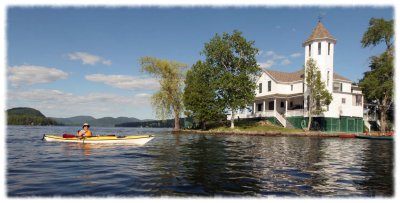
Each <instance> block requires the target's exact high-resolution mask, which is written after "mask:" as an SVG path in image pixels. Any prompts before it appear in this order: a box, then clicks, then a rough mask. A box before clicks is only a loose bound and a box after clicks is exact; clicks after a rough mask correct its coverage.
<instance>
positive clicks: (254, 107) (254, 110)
mask: <svg viewBox="0 0 400 203" xmlns="http://www.w3.org/2000/svg"><path fill="white" fill-rule="evenodd" d="M253 114H256V102H254V103H253Z"/></svg>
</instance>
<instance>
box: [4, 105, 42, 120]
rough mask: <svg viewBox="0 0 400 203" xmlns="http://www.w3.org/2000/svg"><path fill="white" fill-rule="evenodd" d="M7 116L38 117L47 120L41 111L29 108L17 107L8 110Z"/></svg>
mask: <svg viewBox="0 0 400 203" xmlns="http://www.w3.org/2000/svg"><path fill="white" fill-rule="evenodd" d="M7 115H9V116H10V115H25V116H37V117H41V118H46V116H44V115H43V114H42V113H41V112H40V111H38V110H36V109H33V108H28V107H17V108H12V109H8V110H7Z"/></svg>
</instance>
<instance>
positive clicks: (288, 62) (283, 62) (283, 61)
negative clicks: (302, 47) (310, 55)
mask: <svg viewBox="0 0 400 203" xmlns="http://www.w3.org/2000/svg"><path fill="white" fill-rule="evenodd" d="M290 63H292V62H291V61H290V60H289V59H284V60H282V61H281V64H282V65H288V64H290Z"/></svg>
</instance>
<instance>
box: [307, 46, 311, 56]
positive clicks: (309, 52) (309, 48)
mask: <svg viewBox="0 0 400 203" xmlns="http://www.w3.org/2000/svg"><path fill="white" fill-rule="evenodd" d="M308 56H311V44H309V45H308Z"/></svg>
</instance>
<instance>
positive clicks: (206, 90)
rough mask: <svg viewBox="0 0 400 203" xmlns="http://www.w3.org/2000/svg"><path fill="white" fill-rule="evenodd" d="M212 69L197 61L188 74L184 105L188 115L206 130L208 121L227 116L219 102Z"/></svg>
mask: <svg viewBox="0 0 400 203" xmlns="http://www.w3.org/2000/svg"><path fill="white" fill-rule="evenodd" d="M217 99H218V98H217V94H216V88H215V85H214V74H213V73H212V69H211V68H210V67H209V66H208V65H207V64H205V63H203V62H201V61H197V63H196V64H194V65H193V66H192V69H191V70H189V71H188V72H187V74H186V79H185V89H184V92H183V103H184V105H185V108H186V110H187V114H188V115H189V116H191V117H193V119H194V121H196V122H198V123H200V124H201V127H202V129H203V130H205V129H206V123H207V121H212V120H218V119H220V118H222V117H224V116H225V115H224V114H223V113H224V107H223V106H222V105H221V102H220V101H218V100H217Z"/></svg>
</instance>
